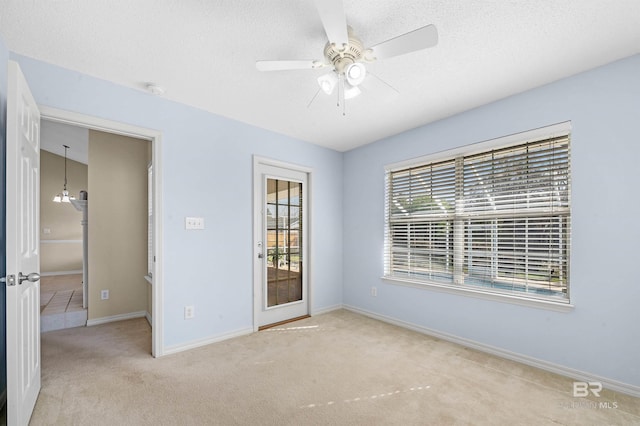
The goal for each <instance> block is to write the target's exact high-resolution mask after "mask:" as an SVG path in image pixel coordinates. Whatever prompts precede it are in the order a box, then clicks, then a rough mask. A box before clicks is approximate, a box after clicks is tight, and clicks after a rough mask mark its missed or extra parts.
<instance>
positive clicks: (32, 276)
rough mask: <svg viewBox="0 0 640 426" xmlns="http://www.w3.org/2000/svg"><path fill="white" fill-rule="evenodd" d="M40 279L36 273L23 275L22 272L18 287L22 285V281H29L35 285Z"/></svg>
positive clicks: (19, 274) (19, 276)
mask: <svg viewBox="0 0 640 426" xmlns="http://www.w3.org/2000/svg"><path fill="white" fill-rule="evenodd" d="M39 279H40V274H38V273H36V272H32V273H30V274H29V275H23V274H22V272H19V273H18V285H21V284H22V281H24V280H27V281H29V282H32V283H35V282H36V281H38V280H39Z"/></svg>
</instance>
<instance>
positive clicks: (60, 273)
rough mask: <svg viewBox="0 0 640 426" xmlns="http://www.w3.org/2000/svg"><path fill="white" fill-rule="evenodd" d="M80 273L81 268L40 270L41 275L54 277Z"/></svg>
mask: <svg viewBox="0 0 640 426" xmlns="http://www.w3.org/2000/svg"><path fill="white" fill-rule="evenodd" d="M77 274H82V269H79V270H77V271H76V270H74V271H54V272H41V273H40V276H41V277H55V276H57V275H77Z"/></svg>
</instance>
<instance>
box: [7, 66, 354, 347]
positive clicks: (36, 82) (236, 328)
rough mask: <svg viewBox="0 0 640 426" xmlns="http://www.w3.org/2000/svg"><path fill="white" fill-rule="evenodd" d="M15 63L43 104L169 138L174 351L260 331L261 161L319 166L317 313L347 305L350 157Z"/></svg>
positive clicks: (166, 223)
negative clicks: (257, 177)
mask: <svg viewBox="0 0 640 426" xmlns="http://www.w3.org/2000/svg"><path fill="white" fill-rule="evenodd" d="M12 58H13V59H15V60H16V61H18V62H19V63H20V66H21V67H22V70H23V72H24V74H25V76H26V78H27V81H28V82H29V85H30V87H31V90H32V92H33V94H34V97H35V99H36V101H37V102H38V103H39V104H40V105H47V106H50V107H55V108H59V109H63V110H68V111H75V112H79V113H82V114H87V115H92V116H96V117H101V118H104V119H108V120H114V121H120V122H124V123H129V124H133V125H136V126H141V127H145V128H149V129H156V130H158V131H160V132H162V157H163V165H164V167H163V169H162V170H156V173H160V174H161V178H162V181H163V208H164V211H163V217H162V221H163V227H164V253H163V254H164V262H163V265H162V268H163V278H164V294H163V297H164V312H163V318H162V320H163V323H164V333H163V340H164V346H165V349H166V348H180V347H184V346H186V345H189V344H192V343H197V342H203V341H209V340H211V339H218V338H222V337H224V336H228V335H233V334H234V333H237V332H247V331H251V330H252V329H253V281H252V264H253V255H254V248H253V247H252V246H253V243H252V232H253V230H252V226H253V206H252V181H253V172H252V168H253V156H254V155H260V156H263V157H268V158H273V159H277V160H280V161H286V162H290V163H294V164H298V165H301V166H306V167H310V168H312V169H313V175H312V183H311V191H312V206H311V212H310V213H311V230H310V231H311V237H310V244H311V247H310V250H311V257H312V258H313V263H312V265H311V268H310V279H311V281H312V288H313V293H312V295H311V310H312V312H319V311H323V310H326V309H331V308H334V307H339V306H341V303H342V240H343V239H342V182H343V181H342V154H341V153H339V152H336V151H333V150H329V149H324V148H321V147H318V146H315V145H311V144H308V143H304V142H301V141H299V140H295V139H292V138H290V137H287V136H283V135H280V134H277V133H274V132H270V131H266V130H262V129H259V128H256V127H253V126H250V125H247V124H244V123H240V122H238V121H234V120H231V119H228V118H224V117H221V116H219V115H215V114H211V113H208V112H205V111H202V110H199V109H197V108H192V107H188V106H186V105H181V104H178V103H175V102H171V101H169V100H166V99H163V98H159V97H156V96H153V95H151V94H148V93H145V92H143V91H139V90H134V89H128V88H124V87H121V86H118V85H115V84H112V83H109V82H106V81H103V80H99V79H96V78H92V77H90V76H87V75H83V74H80V73H77V72H73V71H69V70H66V69H63V68H59V67H56V66H53V65H50V64H47V63H44V62H41V61H38V60H34V59H31V58H27V57H24V56H20V55H16V54H12ZM90 168H91V165H90ZM91 197H92V195H91V192H90V193H89V202H90V203H91ZM91 209H92V207H89V210H91ZM186 216H199V217H204V219H205V226H206V229H204V230H202V231H198V232H193V231H186V230H185V229H184V218H185V217H186ZM90 238H91V237H90ZM90 285H91V284H90ZM186 305H193V306H194V307H195V318H193V319H190V320H185V319H184V307H185V306H186ZM154 314H155V313H154Z"/></svg>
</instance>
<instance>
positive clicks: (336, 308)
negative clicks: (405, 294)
mask: <svg viewBox="0 0 640 426" xmlns="http://www.w3.org/2000/svg"><path fill="white" fill-rule="evenodd" d="M342 308H343V306H342V303H340V304H338V305H332V306H325V307H324V308H318V309H313V310H312V311H310V312H309V314H310V315H311V316H314V315H322V314H328V313H329V312H333V311H339V310H340V309H342Z"/></svg>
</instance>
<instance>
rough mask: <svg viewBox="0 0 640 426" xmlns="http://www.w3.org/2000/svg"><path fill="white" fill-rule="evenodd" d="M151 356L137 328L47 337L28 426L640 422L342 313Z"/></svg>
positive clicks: (632, 409) (616, 403) (551, 384)
mask: <svg viewBox="0 0 640 426" xmlns="http://www.w3.org/2000/svg"><path fill="white" fill-rule="evenodd" d="M150 347H151V334H150V329H149V325H148V324H147V322H146V320H145V319H136V320H128V321H122V322H118V323H111V324H103V325H98V326H93V327H81V328H75V329H67V330H58V331H52V332H50V333H45V334H43V335H42V390H41V392H40V396H39V398H38V402H37V404H36V408H35V410H34V413H33V417H32V421H31V425H449V424H461V425H463V424H473V425H483V424H486V425H540V424H554V425H557V424H560V425H605V424H607V425H609V424H614V425H631V424H640V399H638V398H632V397H630V396H626V395H622V394H616V393H614V392H610V391H606V392H603V393H602V394H601V397H600V398H590V399H586V398H573V397H572V382H573V381H572V380H571V379H568V378H565V377H561V376H558V375H555V374H551V373H547V372H544V371H541V370H537V369H535V368H531V367H527V366H524V365H522V364H518V363H515V362H511V361H508V360H504V359H501V358H497V357H494V356H490V355H486V354H483V353H480V352H477V351H475V350H471V349H466V348H463V347H461V346H458V345H455V344H451V343H448V342H444V341H441V340H438V339H434V338H431V337H428V336H424V335H422V334H419V333H415V332H412V331H409V330H405V329H402V328H398V327H395V326H392V325H389V324H385V323H382V322H379V321H376V320H373V319H370V318H367V317H363V316H360V315H357V314H354V313H351V312H348V311H344V310H339V311H334V312H331V313H328V314H324V315H319V316H315V317H312V318H308V319H304V320H301V321H297V322H294V323H289V324H287V325H284V326H280V327H276V328H272V329H269V330H265V331H262V332H259V333H254V334H251V335H247V336H244V337H239V338H235V339H230V340H227V341H224V342H220V343H216V344H212V345H208V346H206V347H201V348H198V349H194V350H191V351H187V352H182V353H178V354H174V355H170V356H166V357H162V358H158V359H153V358H152V357H151V356H150V355H149V353H150ZM601 403H606V405H607V406H609V407H610V408H604V405H602V404H601Z"/></svg>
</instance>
